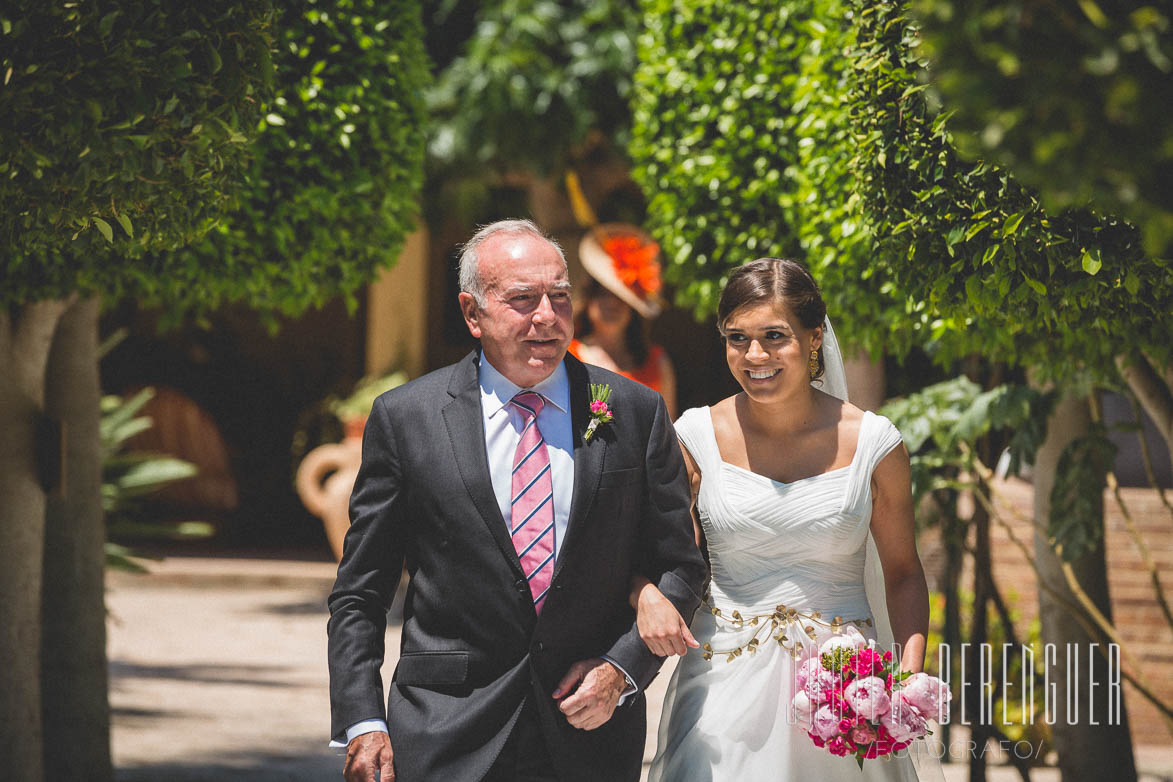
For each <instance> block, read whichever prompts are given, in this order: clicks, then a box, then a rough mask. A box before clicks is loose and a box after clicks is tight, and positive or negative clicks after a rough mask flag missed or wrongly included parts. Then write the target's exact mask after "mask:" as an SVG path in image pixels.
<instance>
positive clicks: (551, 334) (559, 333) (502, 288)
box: [460, 234, 574, 388]
mask: <svg viewBox="0 0 1173 782" xmlns="http://www.w3.org/2000/svg"><path fill="white" fill-rule="evenodd" d="M477 256H478V258H479V264H478V265H479V272H480V278H481V282H482V284H483V285H484V288H485V301H484V303H483V306H482V305H478V304H477V303H476V300H475V299H473V297H472V295H471V294H469V293H461V294H460V309H461V312H462V313H464V322H465V323H467V324H468V330H469V332H471V333H472V335H473V336H474V337H477V338H479V339H480V341H481V348H482V350H484V353H485V358H487V359H488V360H489V363H491V364H492V365H493V366H494V367H496V368H497V370H498V371H500V372H501V374H503V375H504V376H505V377H506V378H508V379H509V380H511V381H512V382H514V383H516V384H517V385H519V386H522V387H523V388H525V387H530V386H533V385H536V384H537V383H540V382H541V381H543V380H545V379H546V378H547V377H549V376H550V374H551V373H552V372H553V371H554V370H555V369H557V367H558V364H560V363H561V362H562V358H563V356H565V355H566V349H567V347H568V346H569V345H570V339H571V337H572V336H573V334H574V330H573V327H572V326H571V320H570V319H571V304H570V280H568V279H567V277H566V269H565V268H564V266H563V264H562V259H561V257H560V256H559V255H558V251H557V250H555V249H554V247H553V246H552V245H551V244H550V243H549V242H546V241H544V240H542V239H539V238H537V237H536V236H531V235H529V234H499V235H497V236H492V237H490V238H489V239H487V240H486V241H485V243H484V244H482V245H481V246H480V247H479V248H477Z"/></svg>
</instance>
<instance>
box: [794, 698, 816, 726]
mask: <svg viewBox="0 0 1173 782" xmlns="http://www.w3.org/2000/svg"><path fill="white" fill-rule="evenodd" d="M790 705H791V706H792V707H793V708H794V718H795V719H797V720H798V721H799V722H802V723H804V724H809V723H810V721H811V715H812V714H813V713H814V710H815V707H816V706H817V705H818V704H816V703H814V702H813V701H811V699H810V696H808V695H807V694H806V690H799V691H798V692H796V693H795V694H794V699H793V700H792V701H791V702H790Z"/></svg>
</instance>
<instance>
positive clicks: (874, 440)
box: [857, 411, 904, 477]
mask: <svg viewBox="0 0 1173 782" xmlns="http://www.w3.org/2000/svg"><path fill="white" fill-rule="evenodd" d="M903 441H904V438H903V437H901V435H900V430H899V429H897V428H896V425H895V424H893V423H892V422H891V421H889V420H888V419H887V418H885V417H884V416H882V415H880V414H878V413H873V412H871V411H867V412H865V413H864V418H863V421H862V422H861V423H860V430H859V445H858V446H857V447H858V448H861V449H863V452H862V453H860V454H859V456H860V457H861V460H866V465H867V470H866V473H867V475H868V476H869V477H870V476H871V474H872V472H873V471H874V470H875V469H876V465H878V464H879V463H880V462H881V461H883V459H884V457H885V456H887V455H888V454H889V453H891V452H892V449H894V448H895V447H896V446H898V445H900V443H902V442H903Z"/></svg>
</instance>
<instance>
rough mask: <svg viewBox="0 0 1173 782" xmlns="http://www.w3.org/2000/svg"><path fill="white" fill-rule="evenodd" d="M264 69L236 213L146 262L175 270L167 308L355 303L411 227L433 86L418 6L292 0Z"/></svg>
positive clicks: (413, 1) (271, 310) (412, 0)
mask: <svg viewBox="0 0 1173 782" xmlns="http://www.w3.org/2000/svg"><path fill="white" fill-rule="evenodd" d="M274 62H275V65H276V71H277V87H276V91H277V95H276V98H275V99H274V101H273V103H272V105H271V106H269V107H268V109H267V110H266V112H265V115H264V117H263V118H262V120H261V133H260V136H259V138H258V140H257V143H256V149H257V156H256V159H255V161H254V163H253V165H252V167H251V168H250V170H249V171H248V173H247V177H246V184H245V193H244V196H243V198H242V199H241V201H240V203H239V206H238V207H237V208H236V209H235V210H234V211H233V212H231V213H230V214H229V215H228V216H227V218H226V219H225V220H223V221H222V222H221V223H220V224H219V225H218V226H216V228H215V229H214V230H213V231H211V232H210V233H209V234H208V235H207V237H206V238H205V240H204V241H203V242H201V243H199V244H197V245H195V246H192V247H190V248H187V249H184V250H182V251H179V252H176V253H171V254H166V255H159V256H156V257H155V258H154V259H153V263H154V264H156V265H158V266H162V267H165V268H167V269H169V271H170V272H171V275H172V282H173V284H172V285H170V286H169V287H168V289H167V290H166V291H165V293H166V294H167V295H166V296H160V297H157V301H159V302H169V303H170V306H171V307H172V312H173V313H182V312H184V311H188V310H191V311H203V310H207V309H209V308H211V307H214V306H216V305H218V304H220V303H222V302H225V301H243V302H245V303H247V304H248V305H249V306H251V307H253V308H255V309H257V310H259V311H260V312H262V313H263V314H277V313H280V314H286V315H294V314H297V313H299V312H301V311H303V310H305V309H306V308H307V307H309V306H320V305H321V304H323V303H324V302H326V301H327V300H329V299H331V298H334V297H336V296H339V295H342V296H346V297H348V300H349V301H351V302H352V303H353V301H354V300H353V298H349V297H351V295H352V292H353V291H354V290H356V289H357V288H359V287H360V286H361V285H362V284H363V283H365V282H366V281H368V280H369V279H370V278H371V276H372V275H373V273H374V271H375V270H376V269H377V268H378V267H380V266H387V265H389V264H391V263H393V262H394V261H395V259H396V258H397V255H398V250H399V248H400V247H401V246H402V243H403V240H404V238H405V237H406V235H407V234H408V233H409V232H410V231H411V230H413V229H414V227H415V223H414V218H415V215H416V213H417V211H418V199H419V193H420V189H421V187H422V181H423V156H424V124H425V108H424V102H423V91H424V89H425V87H426V86H427V85H428V84H429V82H430V76H429V73H428V68H427V57H426V54H425V52H424V48H423V27H422V22H421V19H420V8H419V3H418V0H393V1H392V2H378V1H377V0H332V2H330V3H325V2H315V0H305V1H304V2H298V3H291V4H289V5H288V6H287V7H286V8H285V9H284V10H283V12H282V13H281V15H280V18H279V19H278V22H277V46H276V54H275V56H274Z"/></svg>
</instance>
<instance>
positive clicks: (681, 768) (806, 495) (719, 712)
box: [649, 407, 916, 782]
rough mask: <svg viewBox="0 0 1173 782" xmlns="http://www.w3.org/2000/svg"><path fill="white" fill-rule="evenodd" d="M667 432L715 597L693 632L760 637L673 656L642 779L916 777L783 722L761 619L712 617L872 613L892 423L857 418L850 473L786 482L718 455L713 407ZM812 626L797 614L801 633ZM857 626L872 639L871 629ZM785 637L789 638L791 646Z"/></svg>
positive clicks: (777, 662) (786, 671)
mask: <svg viewBox="0 0 1173 782" xmlns="http://www.w3.org/2000/svg"><path fill="white" fill-rule="evenodd" d="M676 432H677V435H678V436H679V437H680V439H681V441H682V442H683V443H684V445H685V447H687V448H688V451H689V453H690V454H691V455H692V457H693V459H694V460H695V461H696V463H697V466H698V467H699V468H700V472H701V484H700V490H699V495H698V497H697V511H698V515H699V517H700V521H701V525H702V527H703V529H704V533H705V536H706V538H707V542H708V548H709V557H710V561H711V564H712V573H713V575H712V584H711V587H710V592H711V596H710V598H709V600H708V604H707V605H706V604H702V605H701V607H700V608H699V609H698V610H697V614H696V617H695V618H694V620H693V623H692V627H691V630H692V633H693V635H694V636H696V639H697V640H698V641H699V642H700V643H701V644H702V646H703V645H704V644H706V643H707V644H710V645H711V647H712V649H714V650H716V651H718V652H719V651H720V650H728V649H734V648H738V647H743V646H744V645H745V644H747V643H748V642H749V641H750V639H751V638H753V637H754V636H755V634H756V637H758V638H759V639H760V641H759V645H758V648H757V651H756V652H753V653H750V652H748V651H747V652H744V653H742V654H741V655H740V656H738V657H736V658H735V659H734V660H731V661H728V660H727V659H726V655H724V654H719V653H718V654H715V655H714V656H713V658H712V659H711V660H705V659H704V658H703V656H702V654H701V650H690V651H689V653H688V654H687V655H685V656H684V657H683V658H681V660H680V663H679V665H678V666H677V668H676V672H675V673H674V674H673V676H672V680H671V682H670V683H669V685H668V693H667V696H666V698H665V701H664V712H663V716H662V717H661V721H660V731H659V743H658V748H657V753H656V758H655V760H654V761H653V762H652V769H651V775H650V777H649V779H650V780H651V782H722V781H723V780H728V781H729V782H733V781H734V780H736V781H737V782H757V781H758V780H762V781H763V782H764V781H765V780H796V781H797V780H820V782H823V781H825V780H842V781H843V782H860V780H861V779H862V780H865V781H867V782H877V781H878V780H911V779H916V772H915V770H914V768H913V764H912V762H911V760H910V759H909V758H908V757H903V758H884V759H876V760H868V761H865V762H864V773H863V774H862V775H861V774H860V770H859V767H858V766H857V765H856V761H855V758H854V757H852V756H850V755H849V756H847V757H836V756H834V755H832V754H830V753H829V752H827V750H825V749H820V748H818V747H816V746H815V745H814V744H813V743H812V742H811V740H810V738H809V737H808V736H807V735H806V731H805V730H804V729H803V728H802V727H801V726H800V725H797V724H795V721H794V720H793V718H792V717H791V712H790V700H791V697H792V694H793V693H792V687H793V662H794V661H793V658H792V657H791V653H790V652H789V651H788V650H787V649H786V648H783V647H782V646H781V645H779V643H778V642H777V641H776V640H774V638H773V635H772V634H771V633H770V631H769V626H768V624H769V623H768V622H767V623H766V628H765V629H763V628H762V626H760V625H759V626H756V627H754V626H747V627H744V628H742V629H738V628H736V627H734V626H733V624H732V623H731V622H728V621H726V620H724V619H718V618H717V617H715V616H714V615H713V614H712V613H711V611H710V610H709V609H710V607H716V608H718V609H720V610H721V612H722V614H723V616H730V615H732V613H733V611H734V610H736V611H738V612H739V613H740V614H741V616H743V617H750V616H753V615H756V614H770V613H773V612H774V610H775V608H776V606H778V605H779V604H783V605H786V606H788V607H793V608H796V609H798V610H799V611H803V612H813V611H819V612H821V615H822V617H823V618H824V619H825V620H828V621H829V620H830V618H831V617H834V616H840V617H843V618H844V619H845V620H849V619H861V620H862V619H867V618H869V617H870V616H871V612H870V610H869V608H868V600H867V596H866V595H865V593H864V555H865V550H866V543H867V538H868V528H869V525H870V523H871V514H872V491H871V477H872V471H873V470H874V469H875V467H876V465H877V464H879V462H880V460H881V459H883V458H884V456H886V455H887V454H888V453H889V452H890V451H891V450H892V449H893V448H895V447H896V446H897V445H898V444H899V443H900V439H901V438H900V433H899V432H898V431H897V429H896V427H895V426H893V425H892V423H891V422H890V421H888V419H886V418H884V417H883V416H879V415H875V414H874V413H871V412H866V413H864V417H863V420H862V421H861V423H860V429H859V442H858V445H857V446H856V451H855V455H854V457H853V458H852V461H851V463H850V464H849V465H847V466H846V467H842V468H839V469H836V470H832V471H830V472H827V473H822V474H820V475H814V476H811V477H809V478H804V479H801V480H798V481H794V482H793V483H781V482H778V481H774V480H771V479H769V478H766V477H765V476H762V475H759V474H757V473H754V472H750V471H749V470H746V469H743V468H740V467H737V466H735V465H732V464H729V463H727V462H724V461H723V460H722V459H721V454H720V452H719V450H718V448H717V441H716V439H715V435H714V431H713V421H712V416H711V414H710V411H709V408H707V407H703V408H693V409H691V410H688V411H687V412H685V413H684V414H683V415H682V416H681V417H680V420H679V421H678V422H677V423H676ZM808 624H811V623H809V622H803V623H802V626H803V627H805V626H807V625H808ZM815 629H816V632H817V637H816V639H815V640H814V641H813V642H812V641H810V639H808V638H807V637H806V636H805V635H804V634H803V632H802V628H801V627H798V626H796V625H793V624H792V625H790V626H789V627H787V628H786V633H787V636H788V639H789V640H790V641H793V640H794V639H800V640H803V641H805V642H806V643H807V644H814V645H815V648H817V645H818V644H821V643H822V642H823V641H824V640H826V638H828V637H830V636H831V630H830V629H829V628H827V627H823V626H820V625H815ZM860 630H861V631H862V632H863V634H864V635H865V636H866V637H868V638H874V637H875V632H874V630H873V628H871V627H867V626H865V627H862V628H860ZM788 643H789V642H788Z"/></svg>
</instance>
